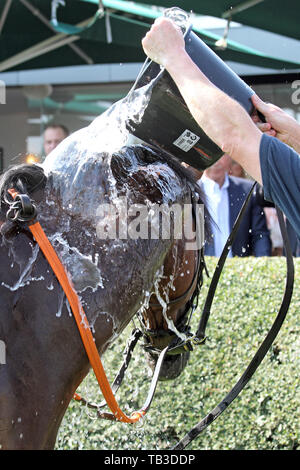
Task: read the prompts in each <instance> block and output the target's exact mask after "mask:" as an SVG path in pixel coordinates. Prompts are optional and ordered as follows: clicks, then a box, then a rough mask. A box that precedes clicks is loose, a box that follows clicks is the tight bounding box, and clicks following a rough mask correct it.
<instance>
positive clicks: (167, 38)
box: [142, 17, 185, 67]
mask: <svg viewBox="0 0 300 470" xmlns="http://www.w3.org/2000/svg"><path fill="white" fill-rule="evenodd" d="M142 46H143V49H144V52H145V54H146V55H147V56H148V57H149V58H150V59H151V60H153V61H154V62H157V63H158V64H160V65H162V66H163V67H167V66H168V64H169V63H172V61H173V60H177V59H178V54H180V53H181V52H183V51H185V43H184V38H183V34H182V32H181V29H180V27H179V26H177V25H176V24H175V23H174V22H173V21H171V20H170V19H168V18H164V17H160V18H157V19H156V20H155V22H154V23H153V25H152V26H151V29H150V31H148V32H147V34H146V36H145V37H144V38H143V39H142Z"/></svg>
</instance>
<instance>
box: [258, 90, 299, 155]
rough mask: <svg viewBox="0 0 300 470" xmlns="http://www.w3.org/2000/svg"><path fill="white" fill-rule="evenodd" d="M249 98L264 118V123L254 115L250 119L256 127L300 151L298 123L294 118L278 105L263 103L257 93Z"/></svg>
mask: <svg viewBox="0 0 300 470" xmlns="http://www.w3.org/2000/svg"><path fill="white" fill-rule="evenodd" d="M251 99H252V103H253V105H254V107H255V109H257V110H258V111H260V112H261V113H262V114H263V115H264V116H265V119H266V123H262V122H261V121H260V119H259V118H258V116H257V115H256V116H255V115H254V116H253V117H252V119H253V121H254V122H255V123H256V125H257V127H258V128H259V129H260V130H261V131H262V132H265V133H267V134H269V135H272V136H275V137H277V139H279V140H281V142H283V143H285V144H287V145H289V146H290V147H292V148H294V149H295V150H296V151H297V152H300V125H299V123H298V122H297V121H296V119H294V118H293V117H292V116H290V115H289V114H287V113H286V112H284V111H283V110H282V109H281V108H279V107H278V106H276V105H274V104H268V103H264V101H262V100H261V99H260V98H259V97H258V96H257V95H253V96H252V97H251Z"/></svg>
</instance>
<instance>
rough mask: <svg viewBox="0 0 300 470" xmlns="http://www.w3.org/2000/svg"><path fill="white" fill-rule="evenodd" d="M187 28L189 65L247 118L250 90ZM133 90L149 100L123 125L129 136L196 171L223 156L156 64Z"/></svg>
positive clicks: (250, 103) (171, 82) (166, 75)
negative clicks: (233, 100) (197, 70)
mask: <svg viewBox="0 0 300 470" xmlns="http://www.w3.org/2000/svg"><path fill="white" fill-rule="evenodd" d="M171 10H175V9H171ZM176 10H180V9H176ZM180 11H181V10H180ZM171 18H172V17H171ZM191 28H192V26H190V27H189V28H188V29H187V31H186V33H185V36H184V39H185V48H186V51H187V53H188V54H189V56H190V57H191V59H192V60H193V62H195V64H196V65H197V66H198V67H199V69H200V70H201V71H202V72H203V73H204V75H206V76H207V77H208V79H209V80H210V81H211V82H212V83H213V84H214V85H216V86H217V87H218V88H220V89H221V90H222V91H224V92H225V93H226V94H227V95H229V96H231V97H232V98H234V99H235V100H236V101H238V102H239V103H240V104H241V105H242V106H243V107H244V108H245V110H246V111H247V112H248V113H249V114H251V112H252V111H253V105H252V102H251V95H253V93H254V92H253V90H252V89H251V88H250V87H249V86H248V85H247V84H246V83H245V82H244V81H243V80H241V79H240V78H239V77H238V75H236V74H235V73H234V72H233V71H232V70H231V69H230V68H229V67H228V66H227V65H226V64H225V63H224V62H223V61H222V60H221V59H220V58H219V57H218V56H217V55H216V54H215V53H214V52H213V51H212V50H211V49H210V48H209V47H208V46H207V45H206V44H205V43H204V42H203V41H202V40H201V39H200V38H198V36H197V35H196V34H195V33H193V32H192V30H191ZM146 85H148V86H146ZM134 89H135V90H139V91H140V92H141V93H142V92H143V89H145V90H147V93H151V96H150V100H149V101H148V105H147V106H146V107H145V111H144V114H143V116H142V118H141V119H139V120H135V119H133V118H129V120H128V122H127V127H128V129H129V131H130V132H131V133H132V134H133V135H135V136H136V137H138V138H140V139H142V140H143V141H144V142H147V143H148V144H151V145H154V146H156V147H159V148H161V149H163V150H165V151H167V152H169V153H171V154H172V155H174V156H175V157H177V158H178V159H179V160H181V161H183V162H185V163H187V164H189V165H191V166H193V167H194V168H196V169H198V170H200V171H202V170H205V168H207V167H209V166H211V165H213V163H215V162H216V161H217V160H218V159H219V158H220V157H221V156H222V155H223V152H222V150H221V149H220V147H218V146H217V145H216V144H215V143H214V142H213V141H212V140H211V139H210V138H209V137H208V136H207V135H206V134H205V133H204V131H203V130H202V129H201V128H200V127H199V125H198V124H197V123H196V121H195V120H194V118H193V117H192V115H191V113H190V112H189V110H188V108H187V106H186V104H185V102H184V100H183V98H182V96H181V94H180V92H179V90H178V88H177V86H176V85H175V83H174V81H173V80H172V78H171V76H170V75H169V74H168V72H167V71H166V70H164V69H161V67H160V66H159V65H158V64H156V63H155V62H150V63H149V65H148V66H147V67H146V68H145V69H144V71H143V73H142V74H141V76H140V77H139V78H138V79H137V82H136V83H135V86H134ZM145 92H146V91H145Z"/></svg>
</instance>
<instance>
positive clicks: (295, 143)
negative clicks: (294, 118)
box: [289, 122, 300, 154]
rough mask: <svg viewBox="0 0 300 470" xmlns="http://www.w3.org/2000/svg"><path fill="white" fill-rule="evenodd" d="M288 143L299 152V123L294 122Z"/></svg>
mask: <svg viewBox="0 0 300 470" xmlns="http://www.w3.org/2000/svg"><path fill="white" fill-rule="evenodd" d="M289 145H290V146H291V147H292V148H293V149H294V150H295V151H296V152H297V153H299V154H300V125H299V123H298V122H295V126H294V129H293V132H292V133H291V135H290V139H289Z"/></svg>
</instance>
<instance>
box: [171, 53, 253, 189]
mask: <svg viewBox="0 0 300 470" xmlns="http://www.w3.org/2000/svg"><path fill="white" fill-rule="evenodd" d="M165 66H166V69H167V70H168V72H169V73H170V75H171V76H172V78H173V80H174V82H175V83H176V85H177V87H178V89H179V90H180V92H181V94H182V97H183V99H184V100H185V102H186V104H187V106H188V108H189V110H190V112H191V114H192V115H193V117H194V119H195V121H196V122H197V123H198V124H199V126H200V127H201V128H202V129H203V131H204V132H205V133H206V134H207V135H208V136H209V137H210V139H211V140H213V142H215V143H216V144H217V145H218V146H219V147H220V148H221V149H222V150H223V151H224V152H225V153H227V154H229V155H230V156H231V157H232V158H233V159H234V160H236V161H237V162H238V163H240V164H241V165H242V166H243V168H244V169H245V170H246V171H247V173H249V174H250V175H251V176H253V177H254V178H255V179H256V180H258V181H259V182H261V174H260V165H259V142H260V138H261V133H260V131H259V130H258V129H257V128H256V126H255V125H254V123H253V122H252V120H251V118H250V116H249V115H248V114H247V112H246V111H245V110H244V108H242V106H241V105H240V104H239V103H237V102H236V101H235V100H233V99H232V98H230V97H229V96H228V95H226V94H225V93H224V92H222V91H221V90H220V89H218V88H217V87H216V86H215V85H213V84H212V83H211V82H210V81H209V80H208V79H207V77H206V76H205V75H204V74H203V73H202V72H201V71H200V70H199V68H198V67H197V66H196V65H195V64H194V62H193V61H192V60H191V59H190V57H189V56H188V55H187V54H186V52H185V51H181V52H180V53H179V54H178V56H177V57H176V60H173V61H170V62H167V63H166V64H165ZM247 143H248V144H247Z"/></svg>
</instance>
